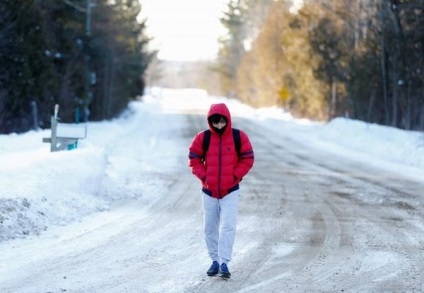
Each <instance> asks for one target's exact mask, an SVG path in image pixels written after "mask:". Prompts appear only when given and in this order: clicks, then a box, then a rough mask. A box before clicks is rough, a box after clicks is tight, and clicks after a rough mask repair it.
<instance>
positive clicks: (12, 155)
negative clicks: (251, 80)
mask: <svg viewBox="0 0 424 293" xmlns="http://www.w3.org/2000/svg"><path fill="white" fill-rule="evenodd" d="M217 102H225V103H227V105H228V106H229V108H230V111H231V112H232V113H233V115H234V116H237V117H243V118H245V119H254V120H255V123H260V124H262V125H263V126H264V127H267V128H268V129H273V131H275V132H281V131H284V132H285V133H287V134H288V135H292V136H293V137H297V138H299V139H303V140H305V141H307V142H308V143H311V144H313V145H315V146H317V147H323V148H326V149H327V150H328V149H334V151H337V152H338V153H339V154H340V153H342V154H345V155H346V156H351V154H352V153H351V152H356V153H361V154H364V155H368V156H367V158H368V159H370V158H372V160H379V161H378V162H379V163H380V162H381V161H382V160H384V161H386V162H394V163H396V168H397V169H399V168H401V167H405V168H411V167H412V168H416V170H417V172H421V170H423V168H424V138H423V134H422V133H419V132H413V131H402V130H399V129H394V128H390V127H384V126H378V125H372V124H367V123H364V122H360V121H353V120H349V119H335V120H333V121H331V122H330V123H328V124H325V123H316V122H313V121H308V120H296V119H294V118H293V117H292V116H291V115H290V114H289V113H286V112H285V111H283V110H282V109H279V108H276V107H272V108H267V109H253V108H251V107H249V106H247V105H243V104H241V103H239V102H237V101H234V100H229V99H226V98H224V97H210V96H208V95H207V94H206V92H204V91H202V90H195V89H186V90H166V89H154V90H152V94H151V95H147V96H145V97H144V98H143V101H138V102H133V103H132V104H131V105H130V107H129V110H128V111H127V112H126V113H125V114H124V115H122V117H120V118H119V119H115V120H112V121H105V122H100V123H99V122H91V123H88V124H87V127H88V137H87V138H86V139H84V140H80V142H79V147H78V149H75V150H72V151H62V152H55V153H50V148H49V144H47V143H42V138H43V137H49V136H50V131H49V130H44V131H30V132H28V133H25V134H20V135H17V134H10V135H0V162H1V164H0V241H3V240H7V239H13V238H17V237H25V236H26V235H29V234H31V235H34V234H35V235H36V234H39V233H41V232H42V231H43V230H45V229H47V228H48V227H49V226H52V225H66V224H68V223H70V222H72V221H75V220H78V219H81V218H82V217H84V216H85V215H88V214H90V213H93V212H97V211H103V210H105V209H108V208H110V207H111V205H112V204H113V203H114V202H116V201H117V200H120V199H134V200H144V201H145V203H146V205H148V204H151V203H152V202H153V200H154V199H152V198H149V196H148V195H149V194H154V193H156V194H157V193H158V192H163V190H164V188H163V187H164V186H166V180H165V179H166V178H161V177H160V176H155V170H156V168H163V167H166V168H173V166H177V164H181V162H177V161H174V160H173V159H172V158H173V157H177V156H176V155H175V152H181V151H186V150H185V149H182V150H181V149H176V148H175V144H174V143H173V141H172V139H173V138H172V137H171V138H169V143H168V144H164V146H163V147H166V148H167V149H164V150H161V152H160V153H161V156H163V154H166V156H167V157H166V158H165V159H164V160H161V161H160V162H166V164H167V165H166V166H157V164H158V162H159V160H157V159H156V158H155V157H153V158H152V151H151V150H154V148H155V139H157V136H158V134H159V133H160V132H161V128H162V127H172V124H175V123H178V121H175V117H173V119H174V120H172V122H169V121H168V122H167V121H164V123H160V119H159V118H158V117H159V114H164V113H165V114H166V113H172V112H179V111H184V112H189V113H197V112H198V113H206V111H207V109H208V108H209V106H210V104H212V103H217ZM170 115H171V114H170ZM163 116H166V115H162V116H161V117H163ZM174 116H175V115H174ZM161 119H163V118H161ZM170 121H171V120H170ZM140 125H143V127H144V128H143V129H139V128H140ZM175 127H178V125H176V126H175ZM130 140H131V141H130ZM122 141H124V142H125V141H128V143H122ZM129 145H131V146H133V145H136V146H137V147H129ZM140 169H142V170H144V171H143V172H141V174H140ZM408 170H409V169H408ZM165 189H166V188H165Z"/></svg>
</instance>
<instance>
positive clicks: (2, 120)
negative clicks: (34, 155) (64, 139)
mask: <svg viewBox="0 0 424 293" xmlns="http://www.w3.org/2000/svg"><path fill="white" fill-rule="evenodd" d="M140 10H141V5H140V2H139V1H138V0H114V1H108V0H19V1H15V0H2V1H1V2H0V13H1V15H2V16H1V18H0V65H1V66H0V133H11V132H18V133H19V132H24V131H28V130H30V129H33V128H37V127H41V128H49V127H50V117H51V115H52V112H53V108H54V105H55V104H59V105H60V112H59V116H60V119H61V120H62V121H65V122H79V121H87V120H91V121H98V120H103V119H109V118H113V117H115V116H116V115H118V114H120V113H121V112H122V111H123V110H124V109H125V108H126V107H127V105H128V102H129V101H130V100H132V99H134V98H135V97H137V96H140V95H142V93H143V90H144V73H145V71H146V69H147V67H148V64H149V62H150V60H151V59H152V56H153V55H154V53H153V52H149V51H148V49H147V45H148V42H149V39H148V38H147V36H146V34H145V22H143V21H141V22H140V21H137V17H138V15H139V13H140Z"/></svg>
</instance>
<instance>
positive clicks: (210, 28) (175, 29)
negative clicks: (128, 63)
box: [140, 0, 227, 61]
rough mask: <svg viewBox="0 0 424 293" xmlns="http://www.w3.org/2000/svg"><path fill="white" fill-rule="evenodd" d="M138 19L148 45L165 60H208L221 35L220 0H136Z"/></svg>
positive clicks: (213, 52) (222, 5) (211, 57)
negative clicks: (148, 38) (143, 23)
mask: <svg viewBox="0 0 424 293" xmlns="http://www.w3.org/2000/svg"><path fill="white" fill-rule="evenodd" d="M140 2H141V5H142V15H141V17H142V18H146V19H147V33H148V34H149V36H151V37H153V38H154V39H153V41H152V44H151V45H152V47H153V48H155V49H159V55H158V57H159V58H160V59H166V60H182V61H194V60H210V59H213V58H214V57H215V56H216V53H217V52H218V42H217V40H218V38H219V37H220V36H222V35H223V34H225V29H224V27H223V26H222V25H221V23H220V21H219V18H220V17H221V16H222V11H223V10H224V9H225V7H226V4H225V3H226V2H227V1H224V0H140Z"/></svg>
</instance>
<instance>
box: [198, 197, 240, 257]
mask: <svg viewBox="0 0 424 293" xmlns="http://www.w3.org/2000/svg"><path fill="white" fill-rule="evenodd" d="M202 195H203V211H204V231H205V241H206V247H207V248H208V253H209V256H210V258H211V259H212V260H213V261H217V262H219V263H223V262H225V263H228V262H229V261H231V255H232V252H233V245H234V239H235V237H236V224H237V209H238V202H239V195H240V190H236V191H233V192H231V193H229V194H228V195H226V196H225V197H224V198H223V199H216V198H213V197H210V196H209V195H207V194H205V193H203V192H202Z"/></svg>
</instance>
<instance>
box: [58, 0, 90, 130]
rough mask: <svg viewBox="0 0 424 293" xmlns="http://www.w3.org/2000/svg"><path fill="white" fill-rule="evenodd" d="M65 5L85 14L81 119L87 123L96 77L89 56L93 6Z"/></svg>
mask: <svg viewBox="0 0 424 293" xmlns="http://www.w3.org/2000/svg"><path fill="white" fill-rule="evenodd" d="M62 1H63V2H64V3H65V4H67V5H69V6H71V7H72V8H74V9H76V10H78V11H79V12H82V13H85V42H84V46H85V56H84V62H85V71H86V72H85V75H86V77H85V90H86V92H87V97H86V98H85V100H84V102H83V107H84V109H83V118H84V122H87V121H88V117H89V116H90V110H89V108H88V106H89V105H90V103H91V101H92V100H93V93H92V92H91V85H93V84H95V80H96V75H95V73H92V72H91V71H90V54H89V38H90V37H91V9H92V8H93V7H94V6H95V4H93V3H92V0H86V6H85V8H84V7H81V6H79V5H77V4H75V3H74V2H72V1H71V0H62ZM76 116H78V119H76V120H77V121H76V122H79V115H77V114H76Z"/></svg>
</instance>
